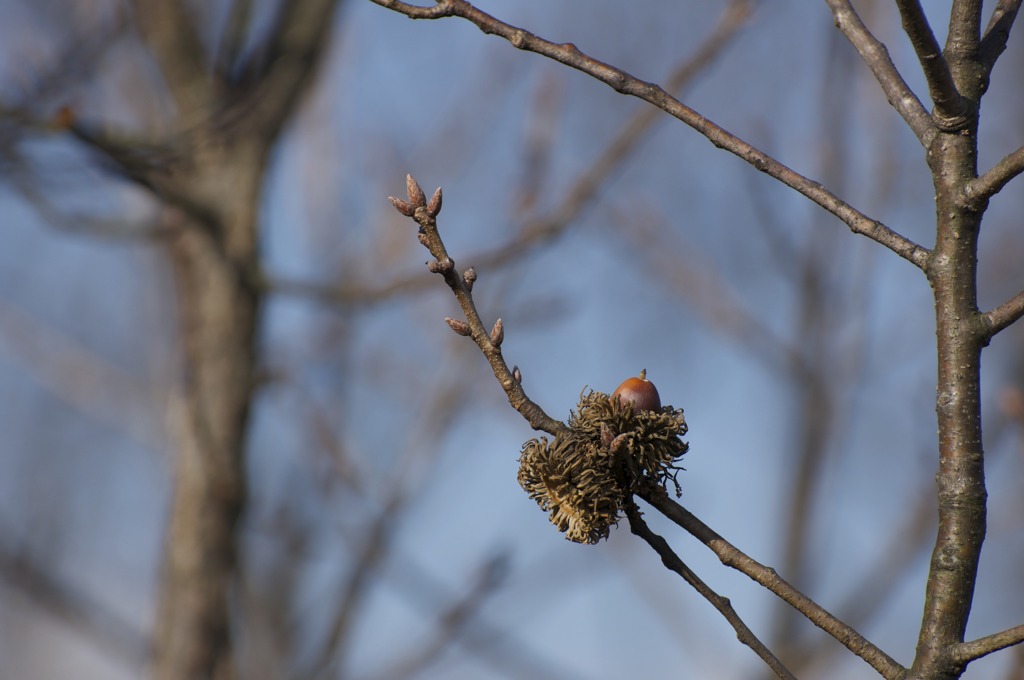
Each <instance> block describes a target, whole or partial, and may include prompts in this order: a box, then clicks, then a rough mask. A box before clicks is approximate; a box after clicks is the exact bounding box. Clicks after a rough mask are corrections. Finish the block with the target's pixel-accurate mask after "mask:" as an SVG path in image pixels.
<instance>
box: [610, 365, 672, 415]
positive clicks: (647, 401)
mask: <svg viewBox="0 0 1024 680" xmlns="http://www.w3.org/2000/svg"><path fill="white" fill-rule="evenodd" d="M616 399H618V400H619V404H620V405H622V406H624V405H626V404H627V403H629V402H633V405H634V406H636V409H637V411H660V410H661V396H660V395H659V394H658V388H657V387H655V386H654V383H652V382H651V381H650V380H648V379H647V369H646V368H645V369H644V370H642V371H640V376H639V377H637V378H627V379H625V380H623V381H622V384H621V385H619V386H618V387H616V388H615V391H614V392H612V402H613V403H614V401H615V400H616Z"/></svg>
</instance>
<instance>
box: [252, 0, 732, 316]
mask: <svg viewBox="0 0 1024 680" xmlns="http://www.w3.org/2000/svg"><path fill="white" fill-rule="evenodd" d="M751 13H752V7H751V0H730V2H729V4H728V5H727V6H726V8H725V9H724V10H723V11H722V14H721V17H720V18H719V22H718V24H717V25H716V26H715V28H714V29H713V30H712V31H711V33H710V34H709V35H708V37H707V38H706V39H705V40H704V41H703V42H702V43H701V44H700V45H699V46H698V47H697V49H696V50H695V51H694V53H693V54H692V55H691V56H689V57H687V58H686V59H685V60H683V61H682V63H680V64H679V65H678V66H677V67H676V68H675V69H673V71H672V73H671V74H670V75H669V77H668V80H667V82H666V88H667V89H668V90H669V91H673V92H678V91H679V90H681V89H682V88H684V87H686V86H687V85H689V84H690V83H691V82H692V81H693V80H694V78H695V77H696V76H697V75H699V74H700V73H701V72H702V70H703V69H705V68H707V67H708V65H709V64H710V63H711V62H712V61H713V60H714V59H715V58H716V57H717V56H719V55H720V54H721V53H722V51H723V50H724V49H725V48H726V46H728V45H729V44H730V42H731V41H732V39H733V38H734V37H735V36H736V35H737V34H738V33H739V30H740V29H741V28H742V27H743V26H744V25H746V23H747V20H748V19H749V18H750V16H751ZM661 115H662V112H661V111H660V110H658V109H655V108H650V107H643V108H642V109H640V110H639V111H638V112H637V113H636V114H635V115H634V116H633V117H632V118H630V119H629V120H628V121H626V123H625V124H624V125H623V126H622V128H621V129H620V130H619V132H618V133H617V134H616V135H615V137H613V138H612V140H611V141H610V142H608V144H607V145H606V146H605V148H604V149H603V150H602V151H601V153H600V154H598V156H597V158H596V159H595V160H594V161H593V163H591V164H590V165H589V166H588V167H587V169H586V170H585V171H584V172H582V173H581V174H580V175H579V177H577V178H576V180H575V181H574V182H573V183H572V184H571V185H570V186H569V187H568V188H567V189H566V190H565V191H564V192H563V194H562V198H561V200H560V202H559V203H558V205H556V206H555V207H554V208H552V209H551V210H549V211H548V212H547V214H545V215H541V216H536V217H527V218H526V219H524V221H523V222H522V223H521V224H520V225H518V228H517V229H516V231H515V235H514V236H512V237H511V238H509V239H508V240H507V241H505V242H503V243H500V244H499V245H497V246H492V247H489V248H487V249H486V250H483V251H481V252H478V253H471V254H469V255H467V256H466V261H467V262H471V263H472V264H473V266H475V267H480V268H481V269H484V268H487V269H493V268H496V267H500V266H503V265H506V264H508V263H510V262H514V261H517V260H518V259H519V258H521V257H522V256H523V255H525V254H527V253H529V252H532V251H533V250H534V249H535V248H537V247H538V246H540V245H543V244H544V243H548V242H550V241H551V240H552V239H555V238H558V236H559V235H561V234H563V233H565V231H566V229H567V228H568V227H569V225H571V224H572V223H573V222H574V221H575V220H576V219H577V218H578V217H579V216H580V215H581V214H582V213H583V211H584V210H585V209H586V208H587V207H589V206H591V205H593V203H594V201H595V199H596V197H597V196H598V195H599V194H600V191H601V189H602V188H603V187H605V186H606V185H607V183H608V180H609V179H610V178H611V177H612V176H613V175H614V173H615V171H616V170H617V169H618V168H621V167H622V165H623V163H625V161H626V160H627V159H629V158H630V157H631V156H632V154H633V152H634V151H636V149H637V148H639V147H640V144H641V142H643V140H645V139H647V137H648V133H649V132H650V131H651V130H652V129H653V128H654V125H655V123H657V122H658V120H659V119H660V118H661ZM429 276H430V275H429V274H423V273H419V272H417V273H414V274H411V275H406V276H402V277H401V278H396V279H395V280H393V281H390V282H387V283H385V284H382V285H377V286H367V285H365V284H342V285H338V284H331V283H316V282H310V281H296V280H292V279H287V278H282V277H275V276H267V277H266V278H265V279H264V281H263V285H264V286H265V287H266V289H267V291H268V292H272V293H277V294H280V295H291V296H296V297H304V298H307V299H311V300H316V301H319V302H321V303H323V304H326V305H353V306H364V305H369V304H373V303H376V302H380V301H382V300H386V299H390V298H392V297H394V296H396V295H402V294H408V293H418V292H423V291H426V290H430V288H429V287H428V286H427V285H426V284H427V282H428V278H429Z"/></svg>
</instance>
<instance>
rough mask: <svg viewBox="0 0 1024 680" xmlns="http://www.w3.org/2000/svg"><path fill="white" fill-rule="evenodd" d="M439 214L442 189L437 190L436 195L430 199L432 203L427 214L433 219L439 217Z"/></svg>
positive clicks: (428, 206) (429, 204) (428, 205)
mask: <svg viewBox="0 0 1024 680" xmlns="http://www.w3.org/2000/svg"><path fill="white" fill-rule="evenodd" d="M439 212H441V187H438V188H437V191H435V192H434V195H433V196H431V197H430V203H427V213H428V214H429V215H430V216H431V217H437V213H439Z"/></svg>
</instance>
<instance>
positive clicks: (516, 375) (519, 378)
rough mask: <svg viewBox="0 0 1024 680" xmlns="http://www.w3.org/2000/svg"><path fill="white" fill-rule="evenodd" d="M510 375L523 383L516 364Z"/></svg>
mask: <svg viewBox="0 0 1024 680" xmlns="http://www.w3.org/2000/svg"><path fill="white" fill-rule="evenodd" d="M512 377H513V378H515V381H516V382H517V383H519V384H520V385H522V384H523V373H522V371H520V370H519V367H518V366H513V367H512ZM603 424H604V423H602V425H603Z"/></svg>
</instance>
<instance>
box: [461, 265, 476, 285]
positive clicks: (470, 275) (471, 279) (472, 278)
mask: <svg viewBox="0 0 1024 680" xmlns="http://www.w3.org/2000/svg"><path fill="white" fill-rule="evenodd" d="M462 281H463V282H464V283H465V284H466V288H468V289H469V290H473V284H474V283H476V270H475V269H473V268H472V267H470V268H469V269H467V270H466V271H465V272H463V274H462Z"/></svg>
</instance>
